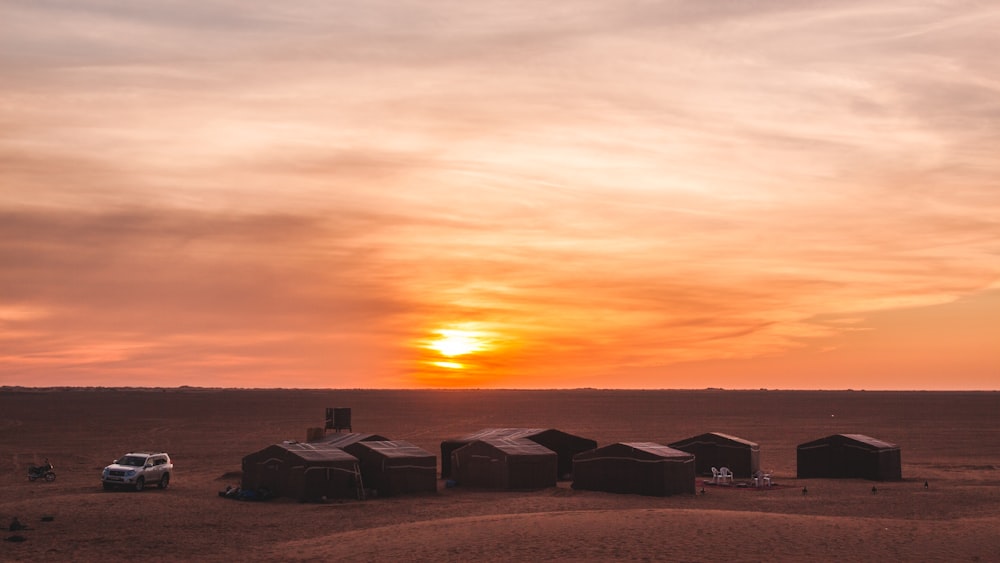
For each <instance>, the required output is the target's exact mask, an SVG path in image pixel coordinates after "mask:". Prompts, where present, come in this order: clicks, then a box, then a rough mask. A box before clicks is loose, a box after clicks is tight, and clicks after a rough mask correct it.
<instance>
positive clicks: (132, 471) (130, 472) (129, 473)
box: [125, 469, 135, 477]
mask: <svg viewBox="0 0 1000 563" xmlns="http://www.w3.org/2000/svg"><path fill="white" fill-rule="evenodd" d="M133 475H135V469H133V470H131V471H126V472H125V476H126V477H131V476H133Z"/></svg>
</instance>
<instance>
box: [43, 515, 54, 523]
mask: <svg viewBox="0 0 1000 563" xmlns="http://www.w3.org/2000/svg"><path fill="white" fill-rule="evenodd" d="M55 519H56V517H55V516H42V522H51V521H53V520H55Z"/></svg>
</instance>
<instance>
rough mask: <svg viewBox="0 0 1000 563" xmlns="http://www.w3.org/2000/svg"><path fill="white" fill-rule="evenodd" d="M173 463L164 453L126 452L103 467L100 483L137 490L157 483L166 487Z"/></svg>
mask: <svg viewBox="0 0 1000 563" xmlns="http://www.w3.org/2000/svg"><path fill="white" fill-rule="evenodd" d="M173 470H174V464H172V463H170V456H168V455H167V454H165V453H162V452H161V453H155V454H154V453H128V454H125V455H124V456H122V457H121V458H119V459H116V460H115V461H114V463H112V464H111V465H109V466H107V467H105V468H104V473H102V474H101V483H102V484H103V485H104V488H105V489H113V488H115V487H131V488H133V489H135V490H137V491H141V490H143V489H144V488H146V486H147V485H152V484H154V483H155V484H157V485H158V486H159V487H160V488H161V489H166V488H167V485H169V484H170V473H171V472H172V471H173Z"/></svg>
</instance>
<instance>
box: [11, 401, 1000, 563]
mask: <svg viewBox="0 0 1000 563" xmlns="http://www.w3.org/2000/svg"><path fill="white" fill-rule="evenodd" d="M325 407H350V408H351V409H352V415H353V427H354V430H355V431H358V432H375V433H378V434H382V435H385V436H388V437H390V438H392V439H396V440H407V441H410V442H412V443H414V444H416V445H418V446H420V447H423V448H424V449H427V450H428V451H431V452H433V453H435V454H437V455H439V454H440V450H439V446H440V442H441V440H443V439H446V438H451V437H455V436H458V435H462V434H466V433H468V432H471V431H475V430H478V429H480V428H485V427H492V426H524V427H546V428H558V429H560V430H563V431H566V432H570V433H574V434H578V435H580V436H585V437H588V438H592V439H595V440H597V442H598V443H599V445H605V444H608V443H612V442H619V441H653V442H660V443H664V444H666V443H669V442H672V441H675V440H679V439H681V438H685V437H688V436H691V435H695V434H700V433H702V432H708V431H719V432H726V433H730V434H734V435H737V436H740V437H743V438H746V439H749V440H753V441H756V442H758V443H759V444H760V446H761V465H762V468H763V469H765V470H768V471H770V472H771V473H772V474H773V475H774V480H775V483H776V485H777V486H776V487H773V488H772V489H770V490H755V489H740V488H721V487H711V486H709V487H706V493H705V494H696V495H682V496H674V497H667V498H656V497H644V496H638V495H615V494H609V493H599V492H591V491H576V490H573V489H572V488H570V483H568V482H563V483H560V484H559V486H557V487H553V488H549V489H543V490H538V491H515V492H508V491H488V490H476V489H469V488H466V487H461V486H459V487H454V488H447V487H445V486H444V483H443V482H439V489H438V492H437V493H434V494H419V495H412V496H402V497H395V498H377V499H369V500H366V501H353V500H352V501H341V502H328V503H322V504H301V503H298V502H295V501H292V500H287V499H276V500H272V501H268V502H238V501H233V500H228V499H223V498H220V497H219V496H218V495H217V492H218V491H219V490H221V489H223V488H224V487H225V486H226V485H234V484H237V483H238V482H239V471H240V462H241V459H242V457H243V456H244V455H246V454H248V453H250V452H253V451H256V450H258V449H260V448H262V447H264V446H266V445H268V444H272V443H275V442H280V441H282V440H288V439H294V440H304V439H305V436H306V429H307V428H309V427H315V426H322V423H323V416H324V409H325ZM998 413H1000V393H995V392H983V393H943V392H871V391H867V392H862V391H854V392H848V391H838V392H818V391H808V392H805V391H763V390H761V391H720V390H703V391H604V390H571V391H485V390H484V391H366V390H334V391H331V390H217V389H192V388H182V389H158V390H149V389H141V390H140V389H131V390H129V389H118V390H114V389H20V388H6V389H4V390H3V391H0V525H3V527H4V529H3V531H2V532H0V535H2V536H3V537H4V538H6V537H9V536H12V535H15V534H16V535H21V536H22V537H23V538H24V541H21V542H10V541H4V542H0V560H4V561H38V560H66V561H68V560H74V561H85V560H96V559H103V560H112V561H114V560H146V559H151V558H166V559H168V560H202V561H221V560H226V561H230V560H261V561H279V560H280V561H287V560H325V561H331V560H352V561H391V560H412V561H431V560H433V561H470V560H564V561H587V560H591V561H602V560H615V559H618V560H685V561H727V562H734V561H773V560H829V561H833V560H836V561H872V560H894V561H895V560H910V561H930V560H948V561H977V560H980V561H990V560H993V561H996V560H998V558H1000V555H998V554H1000V533H998V532H997V530H1000V414H998ZM841 432H844V433H848V432H853V433H863V434H868V435H871V436H874V437H876V438H880V439H883V440H886V441H890V442H894V443H896V444H898V445H899V446H901V448H902V461H903V477H904V480H903V481H899V482H887V483H877V486H878V492H877V494H873V493H872V491H871V487H872V484H873V483H872V482H871V481H864V480H851V479H805V480H800V479H796V477H795V446H796V445H797V444H799V443H802V442H806V441H809V440H812V439H815V438H819V437H823V436H826V435H829V434H833V433H841ZM145 449H155V450H162V451H166V452H168V453H170V455H171V457H172V458H173V462H174V465H175V471H174V476H173V481H172V482H171V486H170V488H169V489H167V490H158V489H150V490H146V491H143V492H140V493H134V492H109V491H104V490H103V489H102V488H101V486H100V481H99V475H100V471H101V469H102V468H103V467H104V466H105V465H107V464H108V463H110V462H111V460H112V459H114V458H116V457H118V456H120V455H121V454H123V453H125V452H126V451H130V450H132V451H135V450H145ZM45 458H48V459H49V460H50V461H51V462H52V463H53V465H54V466H55V470H56V472H57V474H58V478H57V479H56V480H55V481H54V482H51V483H47V482H42V481H36V482H29V481H28V480H27V478H26V471H27V467H28V465H31V464H37V463H41V462H42V461H43V460H44V459H45ZM925 481H926V482H927V483H928V488H926V489H925V488H924V483H925ZM803 487H808V494H805V495H803V494H802V488H803ZM15 516H16V517H17V518H18V519H19V520H20V521H21V522H22V523H24V524H27V525H28V526H29V527H30V529H28V530H24V531H19V532H9V531H7V530H6V526H7V523H9V522H10V520H11V519H12V518H13V517H15ZM46 516H48V517H51V519H50V521H43V520H42V518H43V517H46Z"/></svg>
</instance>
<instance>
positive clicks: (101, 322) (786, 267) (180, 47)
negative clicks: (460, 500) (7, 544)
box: [0, 0, 1000, 386]
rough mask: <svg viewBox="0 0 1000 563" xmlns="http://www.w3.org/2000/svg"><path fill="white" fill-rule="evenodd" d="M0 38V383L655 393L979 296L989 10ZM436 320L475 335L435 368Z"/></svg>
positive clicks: (202, 8)
mask: <svg viewBox="0 0 1000 563" xmlns="http://www.w3.org/2000/svg"><path fill="white" fill-rule="evenodd" d="M4 19H5V23H4V33H3V34H2V36H0V53H2V54H0V76H3V77H4V79H3V80H4V89H3V91H2V92H0V131H2V133H0V187H2V189H0V233H2V235H3V239H2V241H0V263H2V264H3V268H2V271H0V272H2V273H0V323H2V324H0V339H2V342H3V348H4V350H5V353H4V356H3V358H2V359H0V362H2V366H3V367H2V368H0V369H3V370H4V371H3V372H2V373H3V374H5V375H2V376H0V377H3V378H4V380H11V381H14V380H15V379H16V378H20V377H24V375H25V374H28V373H36V372H38V371H42V370H45V371H51V370H62V373H65V374H67V376H66V377H67V378H68V379H67V380H72V381H77V382H85V381H94V380H100V381H105V380H106V379H108V378H109V377H108V376H106V375H103V374H108V373H126V372H130V371H131V372H134V373H141V374H143V375H142V377H143V378H145V379H144V381H146V382H148V383H150V384H158V383H163V382H164V379H163V378H164V377H165V376H164V374H167V373H173V372H177V371H178V370H180V371H182V372H183V373H185V374H188V375H187V376H186V377H188V378H189V381H190V382H199V381H201V379H200V378H204V377H210V378H218V380H219V381H226V382H230V383H232V382H237V381H239V380H240V378H241V377H244V378H246V379H247V380H252V381H254V382H256V383H254V384H262V385H267V384H274V385H277V384H296V385H319V386H327V385H351V386H354V385H362V386H363V385H412V384H426V383H440V382H442V381H444V382H446V383H447V382H451V383H447V384H452V383H459V384H461V383H465V384H475V385H480V384H481V385H512V386H516V385H541V386H574V385H577V384H579V382H581V381H586V382H587V383H586V384H587V385H595V386H596V385H601V384H602V383H601V381H606V383H605V384H607V385H629V382H628V381H626V380H618V379H603V380H602V379H601V378H607V377H608V375H609V374H615V373H639V372H642V373H643V374H644V375H642V377H641V379H636V380H635V381H636V382H639V381H641V384H642V385H648V384H649V381H650V379H649V376H648V370H657V369H663V370H664V372H663V373H664V374H667V373H668V372H669V370H667V369H666V366H676V365H678V363H679V362H699V361H715V360H736V359H746V360H748V361H750V360H753V359H754V358H773V357H780V356H782V355H783V354H792V353H793V352H794V351H795V350H801V349H802V348H803V347H805V346H806V343H809V342H832V341H834V340H836V339H838V338H840V337H841V336H843V335H844V334H846V333H848V332H849V331H851V330H852V329H854V328H857V327H864V326H866V324H865V323H866V321H865V319H866V318H869V316H870V315H871V312H873V311H882V310H891V309H898V308H902V307H923V306H928V305H933V304H942V303H949V302H954V301H955V300H957V299H959V298H961V297H962V296H974V295H976V294H977V293H978V292H982V291H985V290H987V289H989V288H992V287H996V284H997V280H998V279H1000V242H998V241H1000V220H997V219H995V218H996V217H1000V198H998V196H997V194H998V193H1000V192H997V185H996V178H997V177H998V173H1000V161H998V160H997V159H996V156H995V155H994V154H993V153H994V152H995V151H994V150H993V149H994V147H996V146H997V145H998V141H1000V139H998V131H1000V127H998V125H1000V121H998V120H1000V95H998V94H1000V91H998V90H1000V82H998V81H997V79H996V76H997V72H996V71H997V69H996V63H995V62H994V59H995V57H994V56H993V55H994V53H995V51H996V49H997V48H998V47H1000V41H998V40H997V39H996V35H995V33H994V32H993V29H995V26H996V24H997V23H998V20H1000V9H997V8H993V7H990V6H984V5H982V4H978V3H966V4H963V5H961V7H960V8H956V7H954V6H946V5H938V4H930V3H928V4H919V3H918V4H913V3H906V2H891V3H888V4H887V3H882V4H878V5H872V4H871V3H867V2H843V3H838V4H837V5H836V6H827V5H818V4H817V5H789V4H788V3H786V2H755V3H753V4H743V3H729V4H726V5H718V4H706V3H697V4H692V3H690V2H662V3H653V4H649V3H638V4H629V5H622V4H621V3H614V2H605V1H597V0H594V1H589V2H576V3H573V5H572V6H566V5H562V4H557V5H547V6H541V5H537V3H527V2H515V3H509V2H505V3H500V2H496V3H494V2H487V3H472V4H470V3H467V2H451V1H437V2H391V3H389V2H358V3H350V2H348V3H342V2H339V3H334V4H331V3H328V2H304V3H294V4H272V3H263V2H261V3H250V4H247V3H245V2H241V3H233V2H222V1H218V2H189V1H181V0H177V1H172V2H158V3H156V4H155V5H154V4H150V5H146V4H143V5H135V6H126V7H123V6H121V5H120V4H119V3H112V2H100V1H97V0H88V1H85V2H58V1H52V2H8V4H7V6H6V7H5V18H4ZM25 311H30V312H31V314H28V313H25ZM5 312H6V313H5ZM845 318H848V319H853V320H852V321H851V322H848V323H845V322H843V321H842V319H845ZM463 323H464V324H469V323H472V324H474V325H475V326H477V327H479V328H480V329H482V330H484V331H487V332H489V333H490V334H492V335H493V338H494V342H495V345H496V347H495V349H494V350H493V352H489V353H480V354H478V355H470V357H469V358H466V359H465V360H463V362H462V364H463V366H464V367H463V369H462V370H458V369H455V368H442V367H440V366H438V367H434V366H435V364H434V361H436V360H435V358H434V357H433V353H432V352H429V351H428V350H427V349H426V348H421V347H420V346H419V345H417V343H419V342H420V341H421V340H422V339H425V338H427V337H428V335H430V334H432V333H433V330H435V329H440V328H443V327H447V326H451V325H462V324H463ZM437 360H440V358H438V359H437ZM982 361H983V362H986V363H988V362H990V361H992V360H991V359H983V360H982ZM803 369H805V368H803ZM449 370H450V371H449ZM458 373H461V376H460V377H456V376H457V374H458ZM205 374H209V375H208V376H206V375H205ZM725 377H729V378H730V379H729V381H734V382H735V381H738V378H737V377H736V376H732V375H726V376H725ZM95 378H97V379H95ZM102 378H104V379H102ZM654 379H655V378H654ZM167 382H168V383H170V382H173V383H176V381H175V380H170V381H167ZM268 382H271V383H268ZM675 383H676V382H675V381H673V380H672V379H671V376H669V375H663V381H662V385H663V386H672V385H674V384H675ZM635 384H639V383H635ZM817 385H819V384H818V383H817ZM823 385H824V386H830V385H829V384H826V383H824V384H823Z"/></svg>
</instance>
